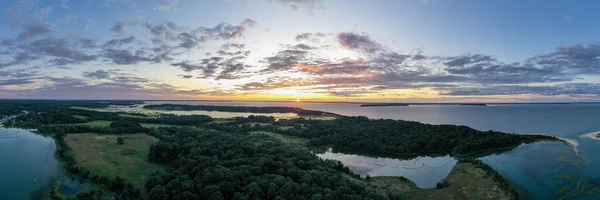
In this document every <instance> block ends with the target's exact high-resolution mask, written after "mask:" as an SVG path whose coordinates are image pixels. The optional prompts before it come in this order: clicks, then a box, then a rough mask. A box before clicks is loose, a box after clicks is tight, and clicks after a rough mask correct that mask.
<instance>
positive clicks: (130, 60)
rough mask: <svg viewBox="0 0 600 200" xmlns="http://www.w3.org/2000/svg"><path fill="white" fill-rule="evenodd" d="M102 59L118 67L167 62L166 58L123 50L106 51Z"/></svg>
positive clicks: (110, 49)
mask: <svg viewBox="0 0 600 200" xmlns="http://www.w3.org/2000/svg"><path fill="white" fill-rule="evenodd" d="M102 56H103V57H104V58H107V59H109V60H110V61H111V62H113V63H114V64H118V65H132V64H138V63H140V62H153V63H158V62H161V61H162V60H169V59H170V58H169V57H168V56H164V55H156V56H148V55H145V54H144V52H143V51H136V52H131V51H129V50H125V49H112V48H109V49H106V50H105V51H104V53H103V55H102Z"/></svg>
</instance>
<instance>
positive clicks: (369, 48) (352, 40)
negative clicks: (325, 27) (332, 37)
mask: <svg viewBox="0 0 600 200" xmlns="http://www.w3.org/2000/svg"><path fill="white" fill-rule="evenodd" d="M337 39H338V42H339V43H340V45H342V47H345V48H348V49H352V50H362V51H365V52H368V53H374V52H376V51H378V50H380V49H381V45H380V44H378V43H376V42H374V41H372V40H371V39H370V38H369V36H367V35H361V34H356V33H350V32H345V33H340V34H338V36H337Z"/></svg>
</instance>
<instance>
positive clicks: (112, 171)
mask: <svg viewBox="0 0 600 200" xmlns="http://www.w3.org/2000/svg"><path fill="white" fill-rule="evenodd" d="M118 137H124V138H125V144H123V145H118V144H117V138H118ZM65 142H67V145H69V147H71V148H72V149H73V153H74V154H75V160H76V162H77V164H78V166H79V167H81V168H83V169H88V170H90V172H91V174H93V175H104V176H108V177H116V176H117V175H119V176H121V177H123V178H125V179H126V180H130V181H131V182H132V183H133V184H134V185H138V186H141V185H143V184H144V183H145V182H146V180H147V179H148V178H149V177H150V175H151V174H152V173H153V172H156V171H163V170H164V167H162V166H160V165H156V164H152V163H149V162H148V161H147V155H148V151H149V147H150V145H151V144H152V143H155V142H158V140H157V139H156V138H154V137H152V136H149V135H146V134H143V133H137V134H118V135H107V134H94V133H77V134H69V135H67V136H66V137H65Z"/></svg>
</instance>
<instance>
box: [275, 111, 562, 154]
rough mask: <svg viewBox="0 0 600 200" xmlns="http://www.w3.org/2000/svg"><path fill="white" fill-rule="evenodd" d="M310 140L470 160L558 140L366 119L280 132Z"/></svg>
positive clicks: (361, 150)
mask: <svg viewBox="0 0 600 200" xmlns="http://www.w3.org/2000/svg"><path fill="white" fill-rule="evenodd" d="M278 132H280V133H282V134H288V135H293V136H299V137H304V138H309V139H310V141H309V144H310V145H311V146H331V147H333V148H334V149H338V150H352V151H354V152H357V153H370V154H379V155H392V156H394V155H396V156H411V155H419V154H420V155H426V154H436V153H437V154H450V155H452V156H457V157H460V156H471V155H476V154H478V153H486V152H493V151H501V150H506V149H512V148H514V147H516V146H518V145H520V144H522V143H531V142H535V141H539V140H557V139H556V138H554V137H551V136H544V135H518V134H507V133H502V132H497V131H491V130H490V131H478V130H475V129H472V128H469V127H467V126H456V125H429V124H423V123H419V122H411V121H402V120H390V119H378V120H372V119H369V118H366V117H341V118H339V119H337V120H330V121H326V120H321V121H314V122H313V123H312V124H310V126H304V127H302V128H294V129H289V130H286V131H281V130H280V131H278Z"/></svg>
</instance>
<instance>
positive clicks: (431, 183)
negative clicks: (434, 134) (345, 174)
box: [316, 149, 457, 188]
mask: <svg viewBox="0 0 600 200" xmlns="http://www.w3.org/2000/svg"><path fill="white" fill-rule="evenodd" d="M316 155H317V156H318V157H319V158H322V159H332V160H339V161H341V162H342V163H344V165H345V166H348V168H350V169H351V170H352V171H353V172H354V173H357V174H360V175H361V177H365V176H367V175H369V176H371V177H375V176H404V177H406V178H408V179H410V180H411V181H413V182H414V183H415V184H417V186H419V187H421V188H434V187H435V185H436V184H437V183H439V182H441V181H442V180H444V178H446V176H448V174H449V173H450V171H451V170H452V168H453V167H454V165H455V164H456V162H457V160H456V159H454V158H452V157H451V156H441V157H429V156H419V157H416V158H413V159H395V158H384V157H370V156H363V155H356V154H345V153H338V152H333V151H332V149H329V150H328V151H326V152H324V153H318V154H316Z"/></svg>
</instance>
